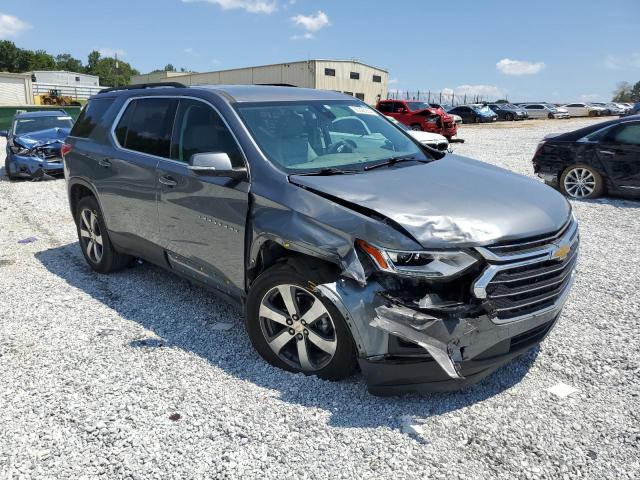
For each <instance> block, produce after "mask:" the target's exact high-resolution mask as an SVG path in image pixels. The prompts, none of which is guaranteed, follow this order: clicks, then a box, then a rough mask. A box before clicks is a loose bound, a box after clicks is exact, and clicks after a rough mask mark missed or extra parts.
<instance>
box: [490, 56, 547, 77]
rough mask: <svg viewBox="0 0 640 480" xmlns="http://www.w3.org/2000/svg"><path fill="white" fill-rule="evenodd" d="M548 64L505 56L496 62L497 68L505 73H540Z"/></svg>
mask: <svg viewBox="0 0 640 480" xmlns="http://www.w3.org/2000/svg"><path fill="white" fill-rule="evenodd" d="M545 67H546V65H545V64H544V62H527V61H524V60H511V59H509V58H503V59H502V60H500V61H499V62H498V63H496V68H497V69H498V70H500V71H501V72H502V73H504V74H505V75H535V74H536V73H540V72H541V71H542V70H544V68H545Z"/></svg>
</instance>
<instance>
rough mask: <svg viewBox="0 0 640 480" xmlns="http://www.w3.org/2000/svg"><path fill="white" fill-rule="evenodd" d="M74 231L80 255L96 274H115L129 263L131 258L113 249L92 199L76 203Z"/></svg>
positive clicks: (105, 227)
mask: <svg viewBox="0 0 640 480" xmlns="http://www.w3.org/2000/svg"><path fill="white" fill-rule="evenodd" d="M76 229H77V231H78V241H79V243H80V249H81V250H82V255H84V258H85V260H86V261H87V263H88V264H89V266H90V267H91V268H92V269H93V270H95V271H96V272H99V273H111V272H116V271H118V270H121V269H123V268H124V267H126V266H127V265H128V264H129V263H130V262H131V260H132V257H130V256H129V255H124V254H122V253H120V252H117V251H116V250H115V248H113V244H112V243H111V239H110V238H109V232H108V231H107V226H106V225H105V223H104V218H103V215H102V211H101V210H100V207H99V205H98V202H97V201H96V199H95V198H94V197H84V198H82V199H80V201H79V202H78V206H77V208H76Z"/></svg>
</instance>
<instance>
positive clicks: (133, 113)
mask: <svg viewBox="0 0 640 480" xmlns="http://www.w3.org/2000/svg"><path fill="white" fill-rule="evenodd" d="M177 104H178V101H177V100H175V99H170V98H141V99H137V100H133V101H131V102H130V103H129V105H128V106H127V109H126V110H125V112H124V114H123V115H122V117H121V118H120V121H119V122H118V125H117V126H116V131H115V133H116V138H117V140H118V143H119V144H120V146H122V147H124V148H126V149H128V150H134V151H136V152H141V153H146V154H149V155H155V156H156V157H164V158H169V153H170V152H169V150H170V145H171V131H172V127H173V120H174V117H175V112H176V107H177Z"/></svg>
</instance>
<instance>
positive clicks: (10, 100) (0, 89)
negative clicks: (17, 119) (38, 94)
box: [0, 72, 33, 106]
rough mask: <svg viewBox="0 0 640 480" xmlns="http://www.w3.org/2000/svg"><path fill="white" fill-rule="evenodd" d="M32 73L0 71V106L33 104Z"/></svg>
mask: <svg viewBox="0 0 640 480" xmlns="http://www.w3.org/2000/svg"><path fill="white" fill-rule="evenodd" d="M31 89H32V86H31V74H28V73H7V72H0V106H14V105H31V104H33V93H32V90H31Z"/></svg>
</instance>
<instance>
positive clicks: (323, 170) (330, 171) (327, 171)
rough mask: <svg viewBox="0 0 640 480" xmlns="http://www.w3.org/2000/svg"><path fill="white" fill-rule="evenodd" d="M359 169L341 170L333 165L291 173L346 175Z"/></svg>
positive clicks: (358, 171)
mask: <svg viewBox="0 0 640 480" xmlns="http://www.w3.org/2000/svg"><path fill="white" fill-rule="evenodd" d="M360 171H361V170H343V169H341V168H335V167H327V168H321V169H320V170H315V171H313V172H302V173H294V174H292V175H304V176H309V175H319V176H329V175H347V174H350V173H360Z"/></svg>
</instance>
